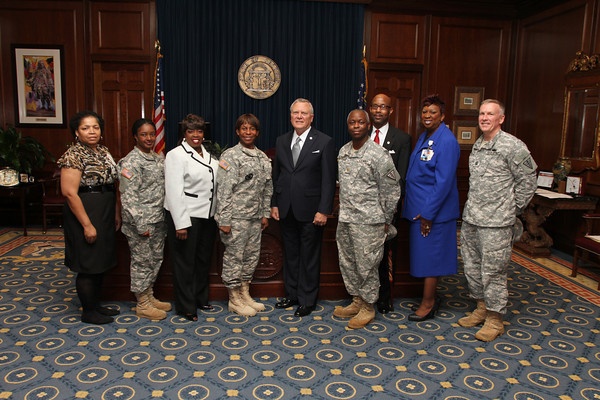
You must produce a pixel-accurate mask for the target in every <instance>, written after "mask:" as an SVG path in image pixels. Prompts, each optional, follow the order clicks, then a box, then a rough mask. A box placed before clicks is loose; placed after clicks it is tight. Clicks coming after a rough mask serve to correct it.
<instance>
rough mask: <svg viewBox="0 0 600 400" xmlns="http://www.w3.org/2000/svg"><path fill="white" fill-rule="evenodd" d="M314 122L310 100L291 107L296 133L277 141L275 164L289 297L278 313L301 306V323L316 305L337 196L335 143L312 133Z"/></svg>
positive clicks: (274, 208)
mask: <svg viewBox="0 0 600 400" xmlns="http://www.w3.org/2000/svg"><path fill="white" fill-rule="evenodd" d="M313 118H314V110H313V106H312V104H311V103H310V102H309V101H308V100H306V99H296V100H295V101H294V102H293V103H292V105H291V107H290V121H291V123H292V127H293V128H294V130H293V131H291V132H288V133H286V134H284V135H281V136H279V137H278V138H277V143H276V145H275V151H276V153H275V161H274V163H273V186H274V190H273V198H272V201H271V217H272V218H273V219H275V220H277V221H279V224H280V228H281V237H282V240H283V249H284V253H285V259H284V263H283V281H284V288H285V297H284V298H283V299H282V300H281V301H279V302H278V303H277V304H275V307H276V308H288V307H291V306H295V305H297V306H298V308H297V309H296V311H295V313H294V315H296V316H297V317H303V316H306V315H309V314H310V313H311V312H312V311H314V309H315V306H316V304H317V296H318V294H319V279H320V273H321V271H320V270H321V240H322V237H323V229H324V227H325V224H326V223H327V215H329V214H331V212H332V210H333V196H334V194H335V179H336V151H335V146H334V142H333V140H332V139H331V137H329V136H327V135H325V134H324V133H323V132H319V131H318V130H316V129H314V128H312V127H311V123H312V121H313Z"/></svg>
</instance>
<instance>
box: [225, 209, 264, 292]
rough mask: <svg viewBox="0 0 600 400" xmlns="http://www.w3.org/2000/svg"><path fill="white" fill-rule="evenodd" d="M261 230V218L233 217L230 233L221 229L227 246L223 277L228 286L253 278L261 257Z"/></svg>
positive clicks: (230, 287)
mask: <svg viewBox="0 0 600 400" xmlns="http://www.w3.org/2000/svg"><path fill="white" fill-rule="evenodd" d="M261 231H262V229H261V220H260V219H249V220H247V219H233V220H232V222H231V232H230V233H229V234H224V233H223V232H221V231H219V233H220V235H221V242H223V245H224V246H225V251H224V253H223V271H222V272H221V279H222V280H223V284H224V285H225V286H226V287H227V288H229V289H232V288H236V287H239V286H241V284H242V282H249V281H251V280H252V275H254V271H255V270H256V266H257V265H258V260H259V258H260V241H261Z"/></svg>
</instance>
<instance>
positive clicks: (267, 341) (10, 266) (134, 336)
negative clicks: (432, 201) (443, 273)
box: [0, 229, 600, 400]
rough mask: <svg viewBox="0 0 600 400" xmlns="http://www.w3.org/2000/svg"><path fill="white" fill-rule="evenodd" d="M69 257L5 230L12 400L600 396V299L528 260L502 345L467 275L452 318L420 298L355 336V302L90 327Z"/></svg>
mask: <svg viewBox="0 0 600 400" xmlns="http://www.w3.org/2000/svg"><path fill="white" fill-rule="evenodd" d="M62 257H63V245H62V232H61V231H59V230H55V231H51V232H49V233H48V234H46V235H42V234H41V233H40V232H39V231H35V230H33V231H32V232H31V233H30V236H28V237H22V236H21V235H20V234H19V232H18V231H16V230H8V229H4V230H0V399H36V400H45V399H119V400H123V399H153V398H157V399H225V398H234V399H235V398H237V399H297V398H300V399H448V400H450V399H453V400H456V399H515V400H522V399H523V400H524V399H532V400H533V399H562V400H566V399H598V398H600V389H598V388H599V387H600V348H599V347H598V345H599V344H600V309H599V307H598V306H597V305H594V304H592V303H591V302H590V300H589V299H590V298H592V299H593V298H597V297H598V293H597V292H594V291H593V290H590V289H587V288H583V287H579V288H578V289H577V290H567V289H565V288H564V287H565V286H568V287H570V288H573V287H575V286H576V284H574V283H572V282H570V281H569V285H561V284H560V283H561V282H566V281H567V279H568V278H563V277H559V278H557V279H547V278H545V277H542V276H541V275H540V274H538V273H535V272H533V271H534V270H535V268H536V262H535V261H532V260H527V262H526V263H525V262H521V264H518V263H517V262H515V261H514V260H517V261H519V260H520V259H521V257H516V258H514V259H513V263H512V265H511V271H510V282H509V284H510V305H509V310H510V311H509V314H508V315H507V317H506V324H507V325H506V330H507V332H506V334H504V335H503V336H501V337H500V338H499V339H497V340H496V341H494V342H492V343H483V342H480V341H478V340H476V339H475V338H474V334H475V328H473V329H466V328H462V327H460V326H458V325H457V323H456V321H457V320H458V318H460V317H461V316H463V314H464V312H465V311H467V310H470V309H471V308H472V307H473V303H472V302H471V301H470V300H469V299H468V297H467V289H466V282H465V279H464V277H463V276H462V275H461V274H459V275H456V276H451V277H447V278H445V279H443V280H441V282H440V293H441V295H442V297H443V303H442V307H441V310H440V312H439V313H438V315H437V317H436V318H435V319H433V320H429V321H426V322H422V323H413V322H410V321H408V320H407V316H408V315H409V314H410V313H411V311H410V307H411V305H413V304H414V302H415V299H396V301H395V303H394V305H395V312H393V313H391V314H388V315H386V316H382V315H380V314H378V315H377V317H376V320H375V322H374V323H373V324H370V325H369V326H368V327H367V328H366V329H361V330H348V329H346V321H341V320H338V319H336V318H334V317H333V316H332V312H333V309H334V307H335V306H336V305H340V304H344V303H345V302H342V301H339V302H336V301H322V302H320V303H319V306H318V308H317V310H316V312H314V313H313V314H311V315H310V316H308V317H304V318H296V317H294V316H293V311H294V310H293V309H289V310H284V311H282V310H276V309H274V307H273V306H274V304H275V302H276V301H277V299H274V298H269V299H264V301H265V303H266V304H267V310H266V311H264V312H261V313H259V314H258V315H257V316H256V317H252V318H249V319H248V318H242V317H238V316H236V315H233V314H230V313H229V312H228V311H227V310H226V303H225V302H216V303H213V304H215V305H216V309H215V310H214V311H212V312H203V313H201V314H200V315H199V321H198V322H189V321H187V320H184V319H181V318H179V317H177V316H176V315H174V314H172V313H171V314H170V315H169V317H168V318H167V319H166V320H164V321H160V322H151V321H148V320H141V319H139V318H138V317H136V316H135V313H134V312H133V311H132V310H131V308H132V306H133V303H128V302H115V303H113V304H112V306H114V307H117V308H119V309H120V311H121V315H120V316H119V317H117V318H116V322H115V323H113V324H109V325H104V326H93V325H87V324H82V323H81V322H79V311H78V306H79V304H78V300H77V296H76V293H75V287H74V276H73V274H72V273H70V272H69V271H68V270H67V269H66V268H65V267H64V265H63V264H62ZM519 262H520V261H519ZM524 264H528V265H527V266H523V265H524ZM532 266H533V268H532ZM538 267H539V266H538ZM542 275H543V274H542ZM557 282H558V283H557ZM573 285H575V286H573ZM573 292H577V294H575V293H573ZM586 294H589V296H587V295H586ZM594 296H595V297H594Z"/></svg>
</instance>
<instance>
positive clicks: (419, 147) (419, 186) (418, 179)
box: [402, 123, 460, 278]
mask: <svg viewBox="0 0 600 400" xmlns="http://www.w3.org/2000/svg"><path fill="white" fill-rule="evenodd" d="M459 158H460V146H459V145H458V142H457V141H456V138H455V137H454V134H453V133H452V132H451V131H450V129H448V127H447V126H446V125H445V124H444V123H442V124H441V125H440V126H439V127H438V129H437V130H436V131H435V132H434V133H433V134H432V135H431V136H429V137H427V132H423V133H422V134H421V136H419V139H418V140H417V143H416V146H415V149H414V150H413V152H412V154H411V156H410V161H409V164H408V172H407V174H406V196H405V198H404V207H403V210H402V217H403V218H406V219H407V220H408V221H409V222H410V228H409V241H410V274H411V275H412V276H415V277H418V278H423V277H430V276H444V275H451V274H455V273H456V271H457V268H458V261H457V257H458V251H457V242H456V220H457V219H458V217H459V215H460V210H459V202H458V187H457V184H456V168H457V167H458V160H459ZM419 214H421V216H422V217H423V218H425V219H428V220H430V221H432V226H431V231H430V233H429V235H428V236H427V237H423V236H422V235H421V221H419V220H417V221H413V218H414V217H416V216H417V215H419Z"/></svg>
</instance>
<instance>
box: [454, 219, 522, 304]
mask: <svg viewBox="0 0 600 400" xmlns="http://www.w3.org/2000/svg"><path fill="white" fill-rule="evenodd" d="M512 238H513V229H512V226H508V227H502V228H484V227H479V226H475V225H471V224H469V223H467V222H464V221H463V223H462V227H461V230H460V252H461V254H462V258H463V262H464V271H465V276H466V278H467V282H468V284H469V292H470V294H471V297H473V298H474V299H477V300H479V299H483V300H484V301H485V307H486V308H487V309H488V310H489V311H495V312H498V313H500V314H506V305H507V304H508V287H507V280H508V263H509V262H510V256H511V253H512Z"/></svg>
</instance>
